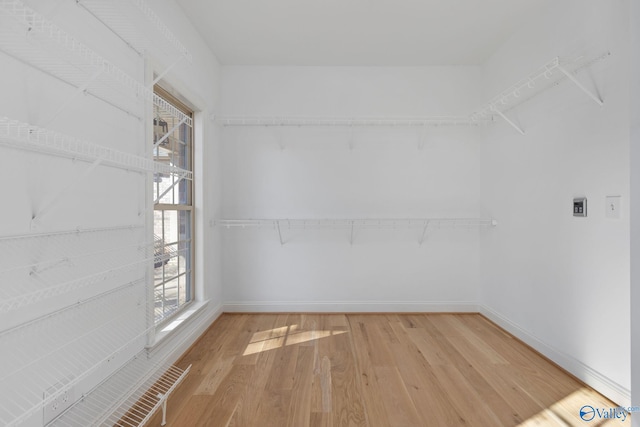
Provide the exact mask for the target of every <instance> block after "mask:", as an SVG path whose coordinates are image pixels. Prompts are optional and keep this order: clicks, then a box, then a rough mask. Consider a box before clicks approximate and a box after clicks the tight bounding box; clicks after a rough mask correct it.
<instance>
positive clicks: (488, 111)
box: [215, 52, 610, 134]
mask: <svg viewBox="0 0 640 427" xmlns="http://www.w3.org/2000/svg"><path fill="white" fill-rule="evenodd" d="M609 55H610V53H609V52H605V53H602V54H599V55H596V56H587V55H578V56H575V57H572V58H568V57H567V58H560V57H555V58H553V59H551V60H550V61H548V62H546V63H545V64H544V65H542V66H541V67H540V68H538V69H537V70H536V71H534V72H533V73H530V74H528V75H527V76H526V77H524V78H522V79H520V80H519V81H518V82H517V83H516V84H514V85H512V86H510V87H509V88H507V89H505V90H504V91H502V92H500V93H499V94H498V95H496V96H494V97H493V98H491V99H490V100H489V101H488V102H487V103H485V104H483V105H481V106H480V107H478V108H477V109H476V110H475V111H474V112H473V113H471V114H469V115H460V116H430V117H395V118H391V117H385V118H376V117H359V118H358V117H353V118H344V117H343V118H338V117H305V116H270V117H266V116H240V115H234V116H220V117H216V118H215V120H216V121H217V122H218V123H220V124H221V125H222V126H225V127H256V126H264V127H278V126H280V127H303V126H309V127H351V128H352V127H366V126H369V127H376V126H380V127H423V128H426V127H438V126H442V127H445V126H480V125H488V124H491V123H495V122H496V118H497V117H499V118H501V119H503V120H505V121H506V122H507V123H508V124H509V125H511V126H513V127H514V128H516V130H518V132H520V133H522V134H524V131H523V130H522V129H521V128H520V127H519V126H518V125H517V124H515V123H514V122H513V121H512V120H511V119H509V118H508V117H507V116H506V115H505V113H506V112H508V111H509V110H511V109H513V108H515V107H517V106H519V105H521V104H523V103H525V102H526V101H528V100H530V99H532V98H533V97H535V96H536V95H538V94H540V93H542V92H544V91H546V90H547V89H549V88H551V87H554V86H557V85H558V84H560V83H561V82H563V81H565V80H569V81H571V82H572V83H574V84H575V85H576V86H577V87H578V88H579V89H580V90H581V91H583V92H585V93H586V94H587V96H589V98H591V99H592V100H593V101H595V102H596V103H598V105H602V104H603V101H602V100H601V99H600V98H599V96H598V95H596V94H594V93H593V92H591V91H590V90H589V89H588V88H587V87H586V86H585V85H584V84H583V83H582V82H580V80H578V79H577V77H576V73H577V72H579V71H581V70H582V69H584V68H587V67H589V66H591V65H592V64H594V63H596V62H598V61H600V60H602V59H605V58H607V57H608V56H609Z"/></svg>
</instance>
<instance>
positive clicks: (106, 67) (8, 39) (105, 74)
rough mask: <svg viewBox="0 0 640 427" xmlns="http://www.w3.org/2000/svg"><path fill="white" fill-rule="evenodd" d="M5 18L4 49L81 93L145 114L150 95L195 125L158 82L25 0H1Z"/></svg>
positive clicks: (0, 35)
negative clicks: (140, 77) (134, 73)
mask: <svg viewBox="0 0 640 427" xmlns="http://www.w3.org/2000/svg"><path fill="white" fill-rule="evenodd" d="M126 1H129V0H126ZM131 1H134V2H136V3H139V0H131ZM101 3H109V2H101ZM144 8H145V10H146V9H148V7H147V6H144ZM119 16H120V19H126V18H124V17H123V16H122V15H119ZM0 23H1V24H2V25H0V51H3V52H4V53H6V54H7V55H9V56H11V57H13V58H15V59H17V60H18V61H20V62H23V63H26V64H29V65H31V66H32V67H34V68H36V69H39V70H41V71H42V72H44V73H45V74H48V75H50V76H52V77H54V78H56V79H59V80H61V81H64V82H66V83H67V84H69V85H71V86H73V87H75V88H76V93H88V94H90V95H93V96H95V97H96V98H98V99H101V100H103V101H104V102H106V103H108V104H110V105H112V106H114V107H116V108H119V109H120V110H122V111H124V112H126V113H127V114H129V115H131V116H133V117H136V118H138V119H139V120H142V116H143V114H142V108H141V104H140V101H141V100H143V101H148V102H151V103H153V104H154V105H155V106H157V107H158V108H161V109H163V110H165V111H166V112H167V113H169V114H172V115H173V116H175V117H177V118H178V119H180V120H184V122H185V123H186V124H187V125H189V126H193V120H192V119H191V117H189V116H187V115H185V114H184V113H183V112H182V111H180V110H178V109H177V108H175V107H173V106H171V105H170V103H168V102H167V101H166V100H164V99H163V98H162V97H160V96H159V95H157V94H155V93H154V91H153V85H151V87H147V86H145V85H144V84H142V83H140V82H139V81H137V80H136V79H135V78H133V77H131V76H130V75H129V74H127V73H126V72H125V71H123V70H122V69H120V68H119V67H117V66H116V65H114V64H113V63H111V62H109V61H108V60H107V59H105V58H104V57H102V56H100V55H99V54H97V53H96V52H95V51H93V50H92V49H91V48H89V47H88V46H86V45H85V44H84V43H82V42H81V41H79V40H78V39H76V38H75V37H73V36H72V35H71V34H69V33H67V32H66V31H64V30H63V29H61V28H60V27H58V26H57V25H56V24H54V23H53V22H52V21H50V20H48V19H47V18H45V17H44V16H42V15H40V14H39V13H38V12H36V11H35V10H33V9H31V8H29V7H28V6H26V5H25V4H24V3H23V2H22V1H20V0H0ZM65 106H66V105H65V104H63V105H62V108H64V107H65Z"/></svg>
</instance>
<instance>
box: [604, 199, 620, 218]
mask: <svg viewBox="0 0 640 427" xmlns="http://www.w3.org/2000/svg"><path fill="white" fill-rule="evenodd" d="M604 207H605V216H606V217H607V218H613V219H619V218H620V216H621V214H622V212H621V211H620V196H607V197H606V199H605V206H604Z"/></svg>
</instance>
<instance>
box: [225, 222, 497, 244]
mask: <svg viewBox="0 0 640 427" xmlns="http://www.w3.org/2000/svg"><path fill="white" fill-rule="evenodd" d="M497 224H498V222H497V221H496V220H495V219H490V218H489V219H487V218H364V219H356V218H349V219H288V218H282V219H220V220H215V221H214V225H216V226H218V227H224V228H255V227H267V228H272V229H275V230H277V232H278V237H279V238H280V244H282V245H284V243H285V241H284V239H283V237H282V232H283V230H286V229H291V230H294V229H297V230H312V229H342V230H350V231H351V236H350V242H351V243H352V244H353V239H354V233H355V230H356V229H416V230H422V233H421V237H420V239H419V243H420V244H422V243H423V242H424V239H425V236H426V233H427V231H428V230H429V229H441V228H450V229H471V228H479V227H495V226H497Z"/></svg>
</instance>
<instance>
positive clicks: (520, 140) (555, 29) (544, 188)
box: [481, 0, 631, 404]
mask: <svg viewBox="0 0 640 427" xmlns="http://www.w3.org/2000/svg"><path fill="white" fill-rule="evenodd" d="M628 11H629V1H625V0H616V1H601V0H589V1H583V0H580V1H578V0H571V1H563V2H554V4H553V5H552V6H550V7H549V9H548V10H546V11H544V13H542V14H541V15H540V16H539V17H537V18H535V19H532V20H531V21H530V23H529V24H528V25H527V26H525V27H523V28H522V29H521V30H520V31H519V32H518V33H516V34H515V35H514V36H513V37H512V38H511V39H510V40H508V41H506V42H505V43H504V45H503V46H502V48H501V49H499V50H498V51H497V52H496V53H495V54H494V55H493V57H492V58H491V59H490V60H489V61H488V62H487V64H486V66H485V67H484V72H485V81H486V82H487V85H486V87H487V89H488V90H490V91H491V92H497V91H498V89H501V88H505V87H507V86H508V84H510V83H515V81H517V80H518V79H519V78H521V77H523V76H525V75H527V73H529V72H531V71H534V70H535V69H537V67H539V66H540V65H542V64H544V63H545V62H547V61H548V60H550V59H551V58H552V57H554V56H557V55H560V56H566V55H573V54H574V53H576V52H577V53H583V52H584V53H587V54H598V53H601V52H604V51H606V50H609V51H610V52H611V56H610V57H609V58H608V59H606V60H604V61H601V62H600V63H597V64H594V65H593V66H592V67H591V68H590V69H589V71H588V72H582V73H580V74H579V78H580V80H581V81H583V82H584V83H585V85H586V86H587V87H590V88H597V91H599V93H600V94H601V96H602V98H603V99H604V101H605V105H604V107H602V108H601V107H599V106H598V105H596V104H595V103H594V102H593V101H592V100H590V99H589V98H588V97H587V96H586V95H585V94H583V93H582V92H580V91H579V90H578V88H577V87H576V86H574V85H572V84H571V83H569V82H565V83H563V84H562V85H560V86H558V87H556V88H553V89H550V90H548V91H546V92H544V93H542V94H541V95H539V96H537V97H536V98H534V99H532V100H531V101H529V102H527V103H526V104H524V105H523V106H522V107H520V108H518V109H517V110H516V111H512V112H510V113H509V114H510V115H511V117H512V118H513V119H515V120H517V121H519V123H520V124H521V125H522V126H523V127H524V129H525V131H526V135H524V136H521V135H519V134H518V133H516V132H515V131H514V130H513V129H512V128H510V127H509V126H508V125H506V123H501V124H497V125H496V126H495V127H492V128H491V129H490V130H489V131H488V132H487V133H486V137H485V141H484V142H483V143H482V148H481V153H482V160H481V165H482V192H481V198H482V203H483V210H484V212H485V213H487V214H488V215H491V216H494V217H495V218H497V219H498V221H499V224H500V225H499V227H497V228H496V230H495V232H494V233H490V234H487V235H486V236H484V238H483V240H482V245H481V253H482V265H483V266H484V269H483V284H482V293H481V301H482V303H483V304H484V305H485V306H486V307H485V313H486V314H487V315H489V316H490V317H491V318H493V319H495V320H497V321H498V322H499V323H501V324H502V325H503V326H506V327H508V329H510V330H512V331H514V332H515V333H516V335H519V336H520V337H521V338H524V339H525V340H526V341H528V342H529V343H530V344H532V345H533V346H534V347H536V348H538V349H539V350H541V351H542V352H543V353H544V354H546V355H547V356H549V357H551V358H552V359H554V360H555V361H556V362H558V363H559V364H560V365H562V366H564V367H565V368H567V369H569V370H570V371H571V372H572V373H574V374H575V375H577V376H578V377H579V378H581V379H583V380H585V381H586V382H588V383H590V384H592V385H594V386H595V387H596V388H598V389H599V390H600V391H603V392H604V393H606V394H608V395H609V397H611V398H613V399H614V400H616V401H617V402H618V403H621V404H624V403H628V402H629V389H630V386H631V384H630V380H629V378H630V374H629V372H630V343H629V334H630V312H629V304H628V300H629V280H630V279H629V271H630V255H629V237H628V236H629V196H630V193H629V176H630V175H629V174H630V171H629V161H628V156H629V133H628V129H629V114H628V106H629V84H628V82H629V78H630V75H629V67H628V64H629V60H628V55H629V46H628V34H629V33H628V31H629V22H628ZM593 82H595V86H594V84H593ZM578 196H586V197H587V198H588V217H587V218H574V217H573V216H572V199H573V198H574V197H578ZM606 196H621V197H622V218H621V219H618V220H616V219H607V218H605V197H606Z"/></svg>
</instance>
